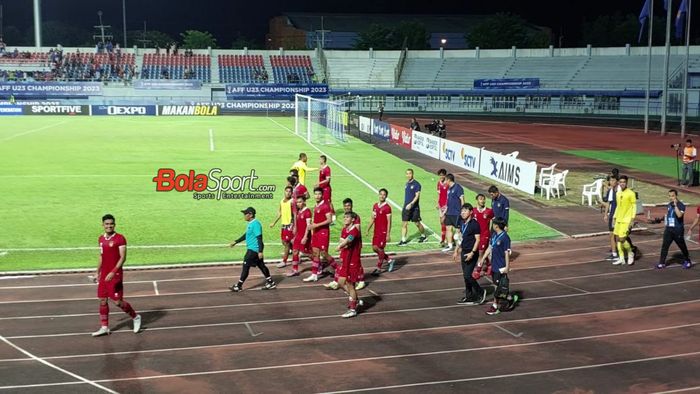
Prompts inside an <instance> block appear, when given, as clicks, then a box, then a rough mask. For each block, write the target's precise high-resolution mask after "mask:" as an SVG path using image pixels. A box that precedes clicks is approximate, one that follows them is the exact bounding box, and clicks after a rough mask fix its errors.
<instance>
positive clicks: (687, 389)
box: [655, 386, 700, 394]
mask: <svg viewBox="0 0 700 394" xmlns="http://www.w3.org/2000/svg"><path fill="white" fill-rule="evenodd" d="M688 391H700V386H695V387H686V388H684V389H677V390H669V391H657V392H656V393H655V394H671V393H685V392H688Z"/></svg>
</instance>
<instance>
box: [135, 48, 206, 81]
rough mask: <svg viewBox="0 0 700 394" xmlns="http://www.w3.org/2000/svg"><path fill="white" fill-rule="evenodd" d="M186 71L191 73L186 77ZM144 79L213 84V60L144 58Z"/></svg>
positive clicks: (197, 57)
mask: <svg viewBox="0 0 700 394" xmlns="http://www.w3.org/2000/svg"><path fill="white" fill-rule="evenodd" d="M186 71H189V72H190V73H191V75H190V76H187V75H185V73H186ZM141 78H142V79H198V80H200V81H202V82H211V58H210V57H209V55H192V56H185V55H156V54H152V53H147V54H145V55H144V57H143V67H142V71H141Z"/></svg>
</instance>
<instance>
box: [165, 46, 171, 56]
mask: <svg viewBox="0 0 700 394" xmlns="http://www.w3.org/2000/svg"><path fill="white" fill-rule="evenodd" d="M165 55H166V56H170V45H168V44H165Z"/></svg>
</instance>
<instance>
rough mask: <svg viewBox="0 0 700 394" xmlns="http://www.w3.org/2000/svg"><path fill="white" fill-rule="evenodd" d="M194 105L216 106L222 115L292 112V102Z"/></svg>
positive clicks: (237, 102) (241, 102)
mask: <svg viewBox="0 0 700 394" xmlns="http://www.w3.org/2000/svg"><path fill="white" fill-rule="evenodd" d="M194 105H216V106H217V107H219V109H220V113H221V114H222V115H226V114H236V113H241V112H276V113H284V112H294V106H295V105H296V104H295V103H294V101H265V100H257V101H256V100H249V101H226V102H213V103H195V104H194Z"/></svg>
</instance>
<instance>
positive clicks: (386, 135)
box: [372, 119, 391, 141]
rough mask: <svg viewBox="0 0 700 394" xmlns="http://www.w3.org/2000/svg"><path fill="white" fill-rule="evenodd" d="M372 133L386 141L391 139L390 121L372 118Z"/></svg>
mask: <svg viewBox="0 0 700 394" xmlns="http://www.w3.org/2000/svg"><path fill="white" fill-rule="evenodd" d="M372 135H373V136H375V137H377V138H380V139H383V140H384V141H389V139H390V138H391V128H390V126H389V123H386V122H381V121H379V120H376V119H372Z"/></svg>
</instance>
